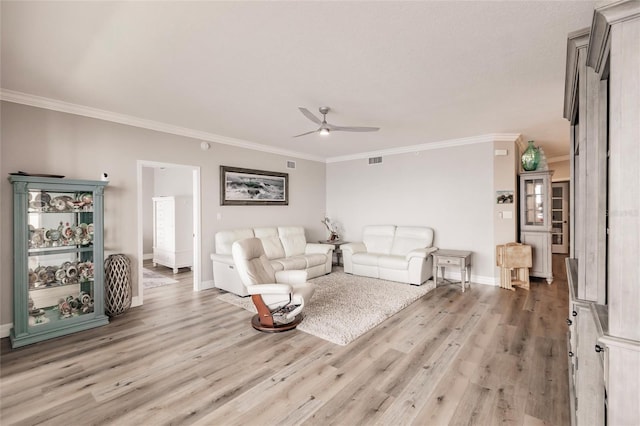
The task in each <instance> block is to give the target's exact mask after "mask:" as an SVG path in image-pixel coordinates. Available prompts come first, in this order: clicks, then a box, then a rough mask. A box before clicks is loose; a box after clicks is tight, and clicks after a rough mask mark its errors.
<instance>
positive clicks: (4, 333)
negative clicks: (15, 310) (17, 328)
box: [0, 322, 13, 338]
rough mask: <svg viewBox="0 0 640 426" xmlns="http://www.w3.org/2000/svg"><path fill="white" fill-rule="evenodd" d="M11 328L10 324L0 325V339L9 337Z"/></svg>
mask: <svg viewBox="0 0 640 426" xmlns="http://www.w3.org/2000/svg"><path fill="white" fill-rule="evenodd" d="M12 328H13V323H12V322H10V323H9V324H0V338H4V337H9V334H10V333H11V329H12Z"/></svg>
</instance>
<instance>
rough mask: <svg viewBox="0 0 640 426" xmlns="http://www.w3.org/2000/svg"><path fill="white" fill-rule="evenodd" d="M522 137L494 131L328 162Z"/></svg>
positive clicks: (339, 158) (509, 140)
mask: <svg viewBox="0 0 640 426" xmlns="http://www.w3.org/2000/svg"><path fill="white" fill-rule="evenodd" d="M519 138H520V134H519V133H492V134H488V135H480V136H471V137H468V138H459V139H449V140H444V141H437V142H427V143H423V144H419V145H410V146H403V147H398V148H390V149H383V150H380V151H370V152H361V153H358V154H351V155H343V156H340V157H330V158H327V160H326V162H327V163H339V162H343V161H351V160H361V159H366V158H369V157H381V156H389V155H397V154H407V153H414V152H420V151H429V150H432V149H442V148H450V147H454V146H463V145H472V144H477V143H486V142H515V141H516V140H518V139H519Z"/></svg>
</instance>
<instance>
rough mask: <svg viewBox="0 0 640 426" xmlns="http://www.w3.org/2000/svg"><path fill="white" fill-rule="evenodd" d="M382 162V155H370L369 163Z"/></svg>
mask: <svg viewBox="0 0 640 426" xmlns="http://www.w3.org/2000/svg"><path fill="white" fill-rule="evenodd" d="M380 163H382V157H370V158H369V165H372V164H380Z"/></svg>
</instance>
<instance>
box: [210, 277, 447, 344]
mask: <svg viewBox="0 0 640 426" xmlns="http://www.w3.org/2000/svg"><path fill="white" fill-rule="evenodd" d="M309 281H310V282H312V283H314V284H315V285H316V291H315V293H314V295H313V297H312V298H311V301H309V302H308V303H307V306H306V307H305V310H304V320H303V321H302V323H300V325H299V326H298V330H301V331H304V332H306V333H309V334H313V335H314V336H318V337H320V338H322V339H325V340H328V341H330V342H332V343H335V344H337V345H343V346H344V345H346V344H348V343H349V342H351V341H353V340H355V339H356V338H358V337H359V336H361V335H362V334H364V333H365V332H367V331H368V330H371V329H372V328H373V327H375V326H376V325H378V324H380V323H381V322H383V321H384V320H385V319H387V318H389V317H391V316H392V315H394V314H396V313H397V312H399V311H400V310H402V309H404V308H406V307H407V306H409V305H410V304H412V303H413V302H415V301H416V300H418V299H419V298H420V297H422V296H424V295H425V294H427V293H428V292H429V291H431V290H433V289H434V288H435V286H434V285H433V280H429V281H427V282H426V283H424V284H423V285H421V286H419V287H418V286H414V285H409V284H402V283H396V282H392V281H384V280H377V279H373V278H365V277H358V276H353V275H349V274H345V273H344V272H342V269H339V270H338V272H333V273H331V274H329V275H324V276H322V277H318V278H314V279H312V280H309ZM218 299H220V300H222V301H224V302H227V303H231V304H232V305H235V306H239V307H241V308H243V309H246V310H247V311H250V312H256V309H255V307H254V305H253V302H252V301H251V298H250V297H239V296H236V295H235V294H232V293H226V294H223V295H220V296H218Z"/></svg>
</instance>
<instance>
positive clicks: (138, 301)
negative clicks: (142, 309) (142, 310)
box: [131, 296, 142, 308]
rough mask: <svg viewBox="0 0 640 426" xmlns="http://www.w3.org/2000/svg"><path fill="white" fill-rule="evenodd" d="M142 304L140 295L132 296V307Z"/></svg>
mask: <svg viewBox="0 0 640 426" xmlns="http://www.w3.org/2000/svg"><path fill="white" fill-rule="evenodd" d="M141 305H142V299H141V298H140V296H133V297H132V298H131V307H132V308H135V307H136V306H141Z"/></svg>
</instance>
